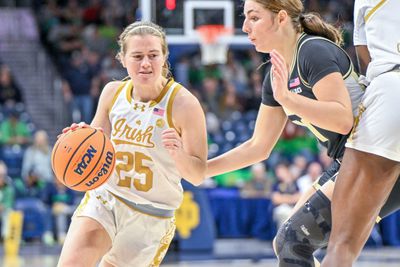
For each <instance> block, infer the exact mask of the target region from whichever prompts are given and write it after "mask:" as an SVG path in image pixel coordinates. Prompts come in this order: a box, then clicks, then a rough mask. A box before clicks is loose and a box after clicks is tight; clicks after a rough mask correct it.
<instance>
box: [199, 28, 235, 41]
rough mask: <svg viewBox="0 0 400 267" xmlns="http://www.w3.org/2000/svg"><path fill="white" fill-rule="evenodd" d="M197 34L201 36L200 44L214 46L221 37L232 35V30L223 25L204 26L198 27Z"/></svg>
mask: <svg viewBox="0 0 400 267" xmlns="http://www.w3.org/2000/svg"><path fill="white" fill-rule="evenodd" d="M196 32H197V33H198V34H199V36H200V42H201V43H204V44H214V43H216V42H217V39H218V37H219V36H221V35H232V32H233V31H232V29H230V28H228V27H226V26H225V25H222V24H204V25H200V26H198V27H196Z"/></svg>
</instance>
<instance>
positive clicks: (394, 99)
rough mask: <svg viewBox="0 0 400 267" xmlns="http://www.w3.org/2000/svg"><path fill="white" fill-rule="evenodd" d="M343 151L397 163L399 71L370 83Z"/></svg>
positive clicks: (399, 142)
mask: <svg viewBox="0 0 400 267" xmlns="http://www.w3.org/2000/svg"><path fill="white" fill-rule="evenodd" d="M346 147H350V148H354V149H356V150H359V151H363V152H367V153H371V154H376V155H379V156H382V157H385V158H388V159H391V160H394V161H400V70H399V69H397V70H394V71H390V72H387V73H383V74H381V75H379V76H377V77H376V78H375V79H374V80H372V82H371V84H370V85H369V86H368V87H367V89H366V91H365V95H364V97H363V100H362V102H361V104H360V106H359V114H358V117H357V118H356V121H355V125H354V129H353V132H352V134H351V135H350V137H349V139H348V140H347V143H346Z"/></svg>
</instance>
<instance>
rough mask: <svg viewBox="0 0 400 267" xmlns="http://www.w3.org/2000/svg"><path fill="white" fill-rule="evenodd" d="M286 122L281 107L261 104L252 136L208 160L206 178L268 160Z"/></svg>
mask: <svg viewBox="0 0 400 267" xmlns="http://www.w3.org/2000/svg"><path fill="white" fill-rule="evenodd" d="M286 120H287V116H286V114H285V112H284V111H283V109H282V107H280V106H277V107H272V106H267V105H264V104H262V105H261V106H260V109H259V111H258V116H257V120H256V125H255V128H254V133H253V136H252V137H251V138H250V139H249V140H248V141H246V142H244V143H243V144H241V145H240V146H238V147H236V148H234V149H232V150H230V151H228V152H226V153H224V154H222V155H220V156H218V157H216V158H214V159H211V160H209V161H208V162H207V163H208V166H207V167H208V169H207V176H215V175H218V174H221V173H225V172H229V171H234V170H237V169H241V168H244V167H247V166H249V165H251V164H254V163H257V162H260V161H262V160H264V159H266V158H268V157H269V155H270V153H271V151H272V149H273V147H274V146H275V144H276V142H277V141H278V139H279V137H280V135H281V133H282V131H283V128H284V127H285V124H286Z"/></svg>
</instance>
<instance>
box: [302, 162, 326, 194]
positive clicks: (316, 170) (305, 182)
mask: <svg viewBox="0 0 400 267" xmlns="http://www.w3.org/2000/svg"><path fill="white" fill-rule="evenodd" d="M321 175H322V166H321V164H319V162H316V161H313V162H311V163H310V164H309V165H308V167H307V173H306V174H304V175H303V176H301V177H300V178H298V179H297V186H298V187H299V190H300V192H301V193H304V192H306V191H307V190H308V189H310V187H311V186H312V185H313V183H314V182H315V181H317V179H318V178H319V177H320V176H321Z"/></svg>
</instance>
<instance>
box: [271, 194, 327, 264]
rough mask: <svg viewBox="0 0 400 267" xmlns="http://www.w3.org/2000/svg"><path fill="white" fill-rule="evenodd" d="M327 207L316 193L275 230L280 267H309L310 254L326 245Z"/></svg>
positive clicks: (325, 198)
mask: <svg viewBox="0 0 400 267" xmlns="http://www.w3.org/2000/svg"><path fill="white" fill-rule="evenodd" d="M331 222H332V219H331V204H330V201H329V199H328V198H327V197H326V196H325V195H324V194H323V193H322V192H321V191H317V193H316V194H314V195H313V196H312V197H311V198H310V199H309V200H308V201H307V202H306V203H304V205H303V207H302V208H301V209H299V210H298V211H297V212H296V213H295V214H293V216H292V217H290V219H289V220H288V221H287V222H285V223H284V224H283V225H282V226H281V227H280V228H279V230H278V233H277V236H276V253H277V256H278V259H279V266H281V267H283V266H284V267H294V266H297V267H299V266H302V267H313V266H314V258H313V253H314V252H315V251H316V250H317V249H319V248H323V247H325V246H327V244H328V240H329V235H330V232H331V224H332V223H331Z"/></svg>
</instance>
